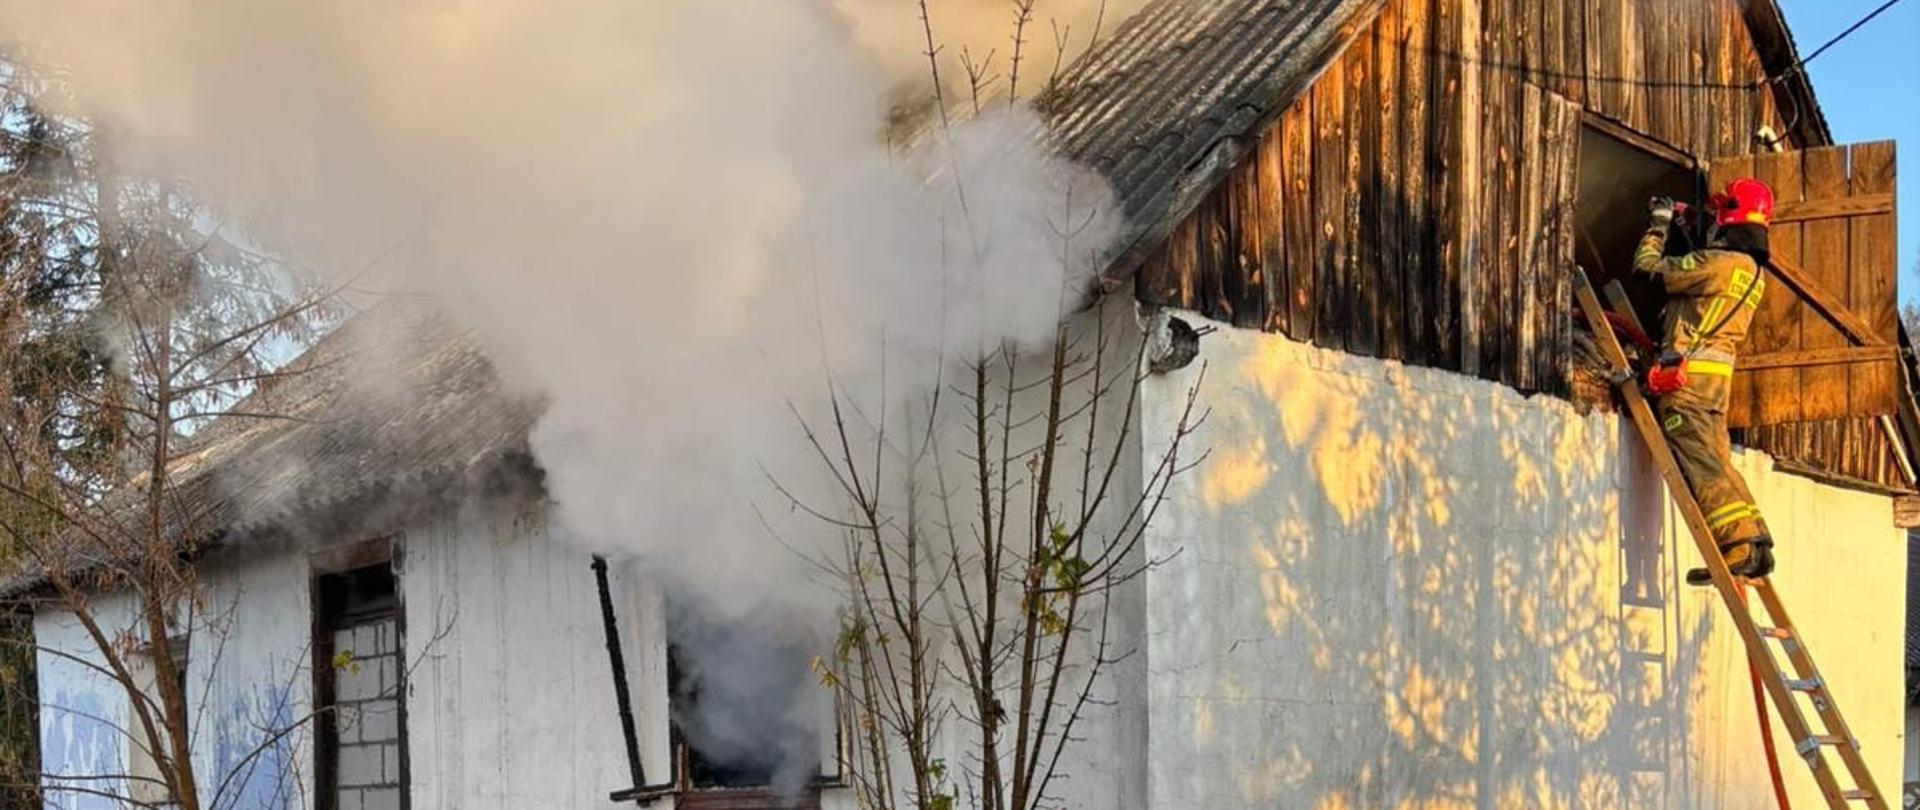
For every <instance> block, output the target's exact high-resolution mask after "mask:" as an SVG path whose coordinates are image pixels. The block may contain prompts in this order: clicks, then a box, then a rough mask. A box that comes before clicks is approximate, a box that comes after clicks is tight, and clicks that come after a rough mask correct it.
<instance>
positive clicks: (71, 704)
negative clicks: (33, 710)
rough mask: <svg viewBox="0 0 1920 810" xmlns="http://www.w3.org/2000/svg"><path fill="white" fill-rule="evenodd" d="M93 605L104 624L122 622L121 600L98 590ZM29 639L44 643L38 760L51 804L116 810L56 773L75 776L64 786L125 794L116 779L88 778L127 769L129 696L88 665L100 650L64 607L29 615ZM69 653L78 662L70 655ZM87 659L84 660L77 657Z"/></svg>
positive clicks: (130, 724) (40, 663)
mask: <svg viewBox="0 0 1920 810" xmlns="http://www.w3.org/2000/svg"><path fill="white" fill-rule="evenodd" d="M93 607H94V611H95V613H96V614H97V615H99V616H100V617H101V621H102V623H103V624H104V625H106V626H109V627H115V626H125V624H126V621H125V617H127V616H128V615H130V614H129V612H128V609H127V603H126V600H124V599H121V598H118V597H115V596H112V595H104V596H101V597H99V598H97V599H95V600H94V603H93ZM33 635H34V642H35V643H36V644H37V645H39V646H40V647H41V648H42V649H41V650H40V652H39V653H38V655H37V660H36V662H35V663H36V669H37V677H38V688H39V698H40V761H41V769H42V770H43V771H44V772H45V773H46V774H48V778H46V779H44V780H43V782H44V784H46V785H47V787H48V794H47V803H48V805H49V806H58V807H70V808H75V809H76V810H92V809H93V808H116V807H117V806H118V803H117V802H116V801H114V800H113V799H112V798H109V797H108V796H99V795H90V794H84V793H69V792H65V791H60V790H58V786H59V785H61V784H63V783H68V782H66V780H62V779H59V778H57V777H62V776H66V777H79V778H78V779H75V780H73V781H71V782H70V784H74V785H77V786H79V787H83V788H88V789H92V790H98V791H101V792H103V793H108V794H114V795H126V794H127V790H128V785H127V783H126V782H124V781H121V780H98V779H91V778H89V777H100V776H106V775H115V774H126V773H129V763H130V762H131V761H132V758H131V757H130V756H129V753H130V752H131V751H132V750H134V749H132V748H130V747H129V746H130V742H131V740H132V739H133V737H132V736H131V735H133V734H137V732H135V731H133V729H135V728H136V725H135V723H134V720H133V716H132V711H131V709H130V702H129V701H128V699H127V695H126V693H125V692H124V691H123V690H121V688H120V687H119V685H118V684H117V683H116V682H115V681H113V680H112V679H111V678H109V677H107V676H106V675H105V674H103V673H100V672H97V671H95V670H94V669H93V668H91V667H90V666H88V663H97V662H99V661H100V660H101V656H100V655H99V654H98V653H97V652H96V650H97V647H96V646H95V645H94V643H93V641H92V640H91V639H90V638H89V636H88V635H87V632H86V630H85V629H84V628H83V627H82V626H81V624H80V622H79V621H78V620H77V619H75V618H74V616H73V614H72V613H70V612H67V611H54V610H43V611H41V612H39V613H38V614H37V615H35V616H34V622H33ZM67 656H73V657H75V658H79V659H81V660H79V661H75V660H72V658H69V657H67ZM82 662H88V663H82Z"/></svg>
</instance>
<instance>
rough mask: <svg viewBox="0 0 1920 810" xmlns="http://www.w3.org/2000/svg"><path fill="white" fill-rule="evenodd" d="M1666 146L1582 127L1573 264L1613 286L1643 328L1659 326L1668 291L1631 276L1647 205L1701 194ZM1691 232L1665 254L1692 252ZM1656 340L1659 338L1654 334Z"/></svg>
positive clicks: (1694, 176) (1678, 234)
mask: <svg viewBox="0 0 1920 810" xmlns="http://www.w3.org/2000/svg"><path fill="white" fill-rule="evenodd" d="M1689 163H1690V161H1689V159H1688V158H1687V157H1686V156H1685V155H1683V154H1680V153H1679V152H1677V151H1675V150H1672V149H1671V148H1669V147H1664V146H1662V145H1660V144H1658V143H1656V142H1652V141H1650V140H1647V139H1644V138H1640V137H1638V136H1635V135H1634V134H1633V133H1631V132H1626V131H1623V130H1620V129H1619V128H1618V127H1617V125H1608V124H1605V123H1603V122H1600V121H1589V122H1587V123H1586V124H1584V125H1582V126H1581V128H1580V164H1579V166H1580V176H1579V189H1578V191H1577V196H1576V197H1575V201H1574V223H1575V226H1576V228H1577V230H1576V231H1575V240H1574V256H1575V260H1576V261H1577V262H1578V263H1579V264H1580V266H1581V267H1583V268H1586V270H1587V275H1588V277H1589V278H1591V279H1593V283H1594V285H1595V286H1597V287H1605V286H1606V285H1607V283H1608V282H1612V281H1619V282H1620V283H1621V285H1622V286H1624V287H1626V290H1627V297H1628V298H1630V299H1632V301H1633V304H1634V309H1635V311H1636V312H1637V313H1638V314H1639V315H1640V321H1641V323H1644V324H1647V325H1649V327H1652V326H1653V325H1655V324H1659V323H1660V307H1661V304H1662V302H1663V301H1665V300H1666V292H1665V290H1663V289H1662V288H1661V285H1660V281H1659V280H1658V279H1654V278H1650V277H1646V276H1641V275H1637V274H1635V273H1634V272H1633V251H1634V248H1635V247H1636V246H1637V245H1638V243H1639V241H1640V236H1641V234H1643V233H1645V232H1646V229H1647V200H1648V199H1650V198H1653V197H1671V198H1673V199H1675V200H1692V199H1694V198H1695V197H1697V196H1699V190H1700V176H1699V174H1698V173H1697V172H1695V171H1694V170H1693V169H1692V168H1691V167H1690V165H1689ZM1694 238H1695V235H1693V234H1690V233H1687V232H1686V229H1685V228H1681V227H1676V228H1674V229H1673V232H1672V234H1671V236H1670V237H1669V239H1668V243H1667V251H1668V252H1669V253H1679V252H1685V251H1687V250H1691V249H1693V248H1694V247H1697V245H1694V244H1691V240H1693V239H1694ZM1656 337H1657V336H1656Z"/></svg>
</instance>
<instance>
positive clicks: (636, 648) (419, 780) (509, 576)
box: [400, 510, 667, 810]
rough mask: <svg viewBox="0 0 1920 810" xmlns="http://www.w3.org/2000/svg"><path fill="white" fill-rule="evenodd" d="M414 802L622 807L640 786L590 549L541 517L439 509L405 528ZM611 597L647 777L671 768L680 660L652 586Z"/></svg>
mask: <svg viewBox="0 0 1920 810" xmlns="http://www.w3.org/2000/svg"><path fill="white" fill-rule="evenodd" d="M402 549H403V560H402V563H401V577H400V582H401V588H402V598H403V599H404V604H405V609H406V630H405V637H406V638H405V640H406V650H407V658H408V660H409V661H412V662H416V663H415V664H414V667H415V668H414V669H413V670H412V672H411V673H410V675H409V678H410V683H409V689H408V696H407V707H406V710H407V723H408V742H409V751H410V761H409V766H410V768H411V773H412V777H413V798H412V807H413V808H415V810H456V809H457V808H475V807H512V808H530V809H533V808H568V809H569V810H577V809H583V808H595V807H606V808H612V807H620V806H622V805H618V804H615V803H613V802H611V801H609V800H608V799H607V794H608V793H610V792H612V791H614V790H619V789H623V788H626V787H629V786H630V784H629V783H630V782H631V781H632V780H631V779H630V777H629V776H628V773H627V763H626V750H625V743H624V741H623V738H622V736H621V732H620V725H619V720H618V717H617V715H616V713H615V699H614V690H613V680H612V675H611V672H610V669H609V666H608V659H607V651H606V640H605V634H604V631H603V630H602V624H601V618H600V602H599V596H598V591H597V589H596V586H595V582H594V576H593V571H592V570H591V569H590V568H589V564H590V563H591V556H590V555H589V554H588V553H586V552H584V551H582V550H580V549H578V548H575V547H571V546H566V545H563V544H561V543H559V542H558V541H556V540H554V539H553V538H552V537H551V536H550V535H549V534H548V533H547V532H546V529H545V523H544V521H543V520H542V519H540V518H539V517H538V516H537V515H533V514H514V513H512V512H509V511H505V510H486V511H463V512H460V513H458V514H449V515H441V516H436V517H433V518H431V519H428V520H425V521H423V523H422V525H420V526H418V527H416V528H414V529H411V530H409V531H408V532H406V534H405V535H404V537H403V540H402ZM614 573H615V577H614V581H613V582H612V590H613V594H614V596H615V598H616V600H617V604H620V605H621V608H620V609H621V612H622V615H620V616H619V617H618V620H619V623H620V629H621V633H622V635H623V642H624V643H623V647H624V652H625V654H626V657H627V659H628V662H629V672H630V678H631V682H632V684H633V685H634V689H635V691H636V695H635V699H636V701H637V702H638V703H639V705H637V706H636V712H637V714H638V716H639V719H640V721H641V722H642V723H643V725H642V727H641V737H642V740H643V741H644V742H645V743H646V744H647V745H648V748H647V749H646V750H647V753H648V754H649V756H648V757H647V761H646V765H647V769H648V775H649V776H650V777H652V778H653V779H655V780H659V779H661V778H663V777H665V776H666V774H667V770H666V769H667V759H666V738H667V730H666V713H665V711H664V704H665V697H666V692H665V683H666V672H665V663H664V660H663V658H664V648H663V647H661V646H660V645H659V642H658V639H659V638H660V636H659V635H658V633H659V630H658V621H659V620H658V614H657V612H649V613H645V614H641V613H640V612H639V611H635V610H633V609H632V608H633V606H634V604H635V602H636V601H643V600H645V599H646V598H647V596H646V594H647V591H646V590H644V589H640V588H636V587H633V586H632V585H631V583H630V582H629V581H628V578H627V577H624V576H620V574H621V570H620V567H618V566H616V567H615V572H614Z"/></svg>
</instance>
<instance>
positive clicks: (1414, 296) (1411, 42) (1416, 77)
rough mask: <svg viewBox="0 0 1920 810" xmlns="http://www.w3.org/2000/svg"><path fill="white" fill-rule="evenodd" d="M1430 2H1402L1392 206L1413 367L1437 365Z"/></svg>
mask: <svg viewBox="0 0 1920 810" xmlns="http://www.w3.org/2000/svg"><path fill="white" fill-rule="evenodd" d="M1428 2H1429V0H1403V4H1402V13H1401V15H1400V23H1401V25H1400V35H1399V43H1398V47H1399V55H1400V87H1399V98H1400V100H1399V106H1400V124H1399V130H1400V156H1401V157H1400V166H1401V174H1400V182H1399V185H1398V187H1397V188H1395V189H1394V192H1395V194H1396V195H1397V196H1396V197H1395V198H1393V199H1390V200H1389V201H1390V202H1392V203H1394V204H1395V205H1396V208H1397V210H1398V212H1399V215H1400V217H1399V220H1400V221H1399V223H1398V224H1399V230H1400V235H1399V238H1398V245H1399V253H1400V267H1401V292H1402V294H1403V295H1404V299H1405V301H1406V305H1405V310H1404V312H1402V313H1401V314H1402V315H1403V316H1404V317H1403V318H1402V321H1403V322H1404V323H1405V324H1406V327H1405V335H1406V340H1407V351H1406V354H1405V357H1406V359H1407V360H1408V361H1409V362H1414V363H1432V362H1437V361H1438V359H1437V358H1436V357H1435V356H1434V339H1433V334H1434V330H1433V328H1432V327H1431V326H1430V324H1429V321H1430V320H1431V317H1432V316H1431V311H1432V305H1431V301H1432V291H1433V283H1432V281H1431V279H1429V277H1428V271H1429V268H1431V267H1432V266H1433V265H1432V263H1431V261H1430V259H1429V256H1430V255H1431V253H1432V249H1433V240H1434V239H1435V238H1436V236H1437V232H1436V231H1435V229H1434V227H1433V219H1432V217H1433V213H1432V207H1431V205H1430V202H1431V201H1430V200H1429V199H1428V197H1427V178H1428V177H1429V176H1431V175H1432V173H1433V172H1434V170H1435V166H1436V163H1435V162H1434V160H1433V158H1432V156H1431V155H1430V154H1428V144H1429V142H1428V140H1427V136H1428V132H1429V130H1430V129H1431V127H1432V120H1431V119H1432V116H1431V112H1432V107H1431V105H1430V104H1429V101H1430V100H1431V98H1432V88H1431V86H1430V84H1431V83H1430V81H1429V77H1430V76H1431V73H1430V72H1429V68H1430V67H1431V65H1432V61H1433V59H1432V51H1433V18H1432V11H1431V9H1430V8H1429V6H1428Z"/></svg>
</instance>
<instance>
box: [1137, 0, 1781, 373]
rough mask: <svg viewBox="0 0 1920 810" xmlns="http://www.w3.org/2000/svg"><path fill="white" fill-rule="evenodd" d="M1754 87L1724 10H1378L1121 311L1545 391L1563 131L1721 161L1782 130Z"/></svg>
mask: <svg viewBox="0 0 1920 810" xmlns="http://www.w3.org/2000/svg"><path fill="white" fill-rule="evenodd" d="M1764 78H1765V71H1764V70H1763V68H1762V66H1761V62H1760V57H1759V56H1758V55H1757V54H1756V51H1755V48H1754V45H1753V43H1752V41H1751V39H1750V38H1749V35H1748V29H1747V26H1746V23H1745V22H1744V20H1743V18H1742V11H1741V8H1740V7H1739V5H1738V3H1737V2H1736V0H1722V2H1694V3H1675V2H1670V0H1393V1H1392V2H1390V3H1388V4H1387V6H1386V8H1385V10H1384V11H1383V12H1382V13H1381V15H1380V17H1379V18H1378V19H1377V20H1376V21H1375V22H1374V24H1373V25H1372V27H1371V28H1370V29H1369V30H1367V31H1365V32H1363V33H1362V34H1361V35H1360V36H1359V37H1358V38H1357V39H1356V41H1355V42H1354V43H1353V44H1352V45H1351V46H1349V47H1348V49H1347V50H1346V51H1345V52H1344V53H1343V54H1342V55H1341V56H1340V58H1339V59H1337V60H1336V61H1335V62H1334V64H1333V65H1332V66H1331V67H1330V68H1329V69H1328V70H1327V72H1326V73H1325V74H1323V75H1322V76H1321V77H1320V78H1319V79H1318V80H1317V81H1316V82H1315V83H1314V85H1313V87H1312V89H1311V90H1310V91H1309V92H1307V93H1305V94H1304V95H1303V96H1302V97H1301V98H1300V99H1299V100H1297V101H1296V102H1295V103H1294V104H1293V105H1291V106H1290V107H1289V108H1288V109H1286V110H1285V111H1284V112H1283V113H1282V114H1281V115H1280V116H1278V118H1277V120H1275V121H1273V122H1271V123H1270V124H1269V125H1268V126H1267V127H1266V129H1265V130H1264V132H1263V134H1262V135H1261V137H1260V140H1259V142H1258V143H1257V144H1256V145H1255V148H1253V149H1251V150H1249V152H1248V156H1247V158H1246V159H1244V160H1243V161H1242V162H1241V164H1240V165H1239V166H1237V167H1236V168H1235V169H1234V170H1233V171H1232V172H1231V174H1230V175H1229V176H1228V178H1227V179H1226V181H1225V182H1223V183H1222V184H1221V185H1220V186H1219V187H1218V188H1216V189H1215V190H1214V191H1213V192H1212V193H1211V194H1210V195H1209V196H1208V198H1207V199H1206V200H1205V201H1204V202H1203V203H1202V204H1201V205H1200V206H1199V207H1198V208H1197V209H1196V210H1195V211H1194V213H1193V214H1192V215H1190V216H1189V217H1188V218H1187V219H1186V220H1185V221H1184V222H1183V223H1181V224H1180V225H1179V226H1178V227H1177V228H1176V229H1175V230H1174V232H1173V234H1172V236H1171V237H1170V238H1169V239H1168V240H1167V242H1166V243H1165V244H1164V245H1163V246H1162V247H1161V249H1160V250H1159V251H1158V252H1157V253H1156V254H1155V255H1153V256H1151V257H1150V258H1149V259H1148V260H1147V261H1146V262H1145V263H1144V264H1142V266H1141V268H1140V271H1139V274H1138V276H1137V294H1138V295H1139V296H1140V297H1141V298H1142V299H1143V300H1145V301H1147V302H1150V303H1158V304H1166V305H1171V306H1177V307H1182V308H1187V309H1193V310H1197V311H1200V312H1202V313H1204V314H1206V315H1208V316H1210V317H1214V318H1217V319H1220V320H1225V321H1231V322H1233V323H1235V324H1237V325H1240V326H1243V327H1257V328H1262V329H1266V330H1269V331H1274V332H1280V333H1283V334H1286V335H1288V336H1290V337H1293V338H1296V339H1300V340H1307V341H1311V342H1313V343H1315V344H1318V345H1321V346H1326V347H1330V348H1337V349H1342V350H1345V351H1350V352H1354V353H1358V354H1366V355H1372V356H1378V357H1386V358H1392V359H1396V360H1402V361H1405V362H1408V363H1414V364H1418V365H1425V366H1435V367H1439V368H1445V369H1451V370H1456V371H1461V372H1464V373H1468V374H1474V375H1478V376H1481V377H1484V378H1487V379H1491V380H1497V381H1500V382H1503V383H1506V384H1509V385H1512V386H1514V387H1516V388H1519V389H1521V390H1523V391H1561V390H1564V387H1565V384H1566V383H1565V380H1566V375H1565V373H1564V367H1563V364H1564V362H1565V358H1566V357H1567V354H1568V353H1567V351H1566V348H1565V344H1566V341H1567V339H1568V334H1569V320H1568V318H1569V313H1570V310H1571V306H1570V294H1569V291H1568V288H1567V286H1566V279H1565V273H1564V271H1563V268H1564V267H1565V266H1566V265H1565V262H1564V261H1559V259H1565V260H1566V261H1570V260H1571V258H1570V257H1571V244H1572V242H1571V240H1572V238H1573V234H1572V233H1571V232H1570V229H1571V225H1570V223H1569V222H1568V217H1569V216H1570V212H1569V211H1568V210H1567V209H1568V208H1569V206H1568V205H1567V204H1566V203H1565V202H1564V201H1566V200H1568V199H1570V195H1571V193H1572V186H1571V183H1572V182H1573V179H1572V177H1571V173H1572V171H1573V168H1572V164H1573V163H1574V159H1575V150H1577V148H1578V132H1579V122H1580V118H1581V115H1582V113H1583V112H1584V113H1587V114H1593V115H1598V116H1604V117H1606V118H1608V119H1612V120H1614V121H1617V122H1618V123H1620V124H1622V125H1624V126H1625V127H1627V128H1630V129H1633V130H1637V131H1639V132H1642V133H1644V134H1646V135H1649V136H1651V137H1653V138H1656V139H1658V140H1660V141H1664V142H1666V143H1668V144H1671V145H1673V146H1675V147H1678V148H1680V149H1682V150H1684V151H1687V152H1690V153H1693V154H1695V155H1733V154H1741V153H1746V152H1749V151H1752V150H1753V149H1755V148H1756V145H1755V144H1754V143H1753V141H1752V139H1751V138H1750V134H1751V133H1752V132H1754V131H1755V130H1756V129H1757V128H1758V127H1759V126H1761V125H1762V124H1768V125H1771V126H1772V127H1773V128H1774V129H1775V130H1776V131H1779V130H1783V129H1785V128H1786V127H1784V126H1783V123H1787V124H1791V123H1792V122H1783V121H1782V120H1781V116H1780V115H1779V114H1778V113H1777V111H1776V109H1775V104H1774V96H1773V94H1772V93H1771V92H1770V91H1768V90H1766V89H1759V88H1758V87H1757V86H1758V85H1759V83H1760V82H1761V81H1762V80H1763V79H1764ZM1636 214H1637V212H1636Z"/></svg>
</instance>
